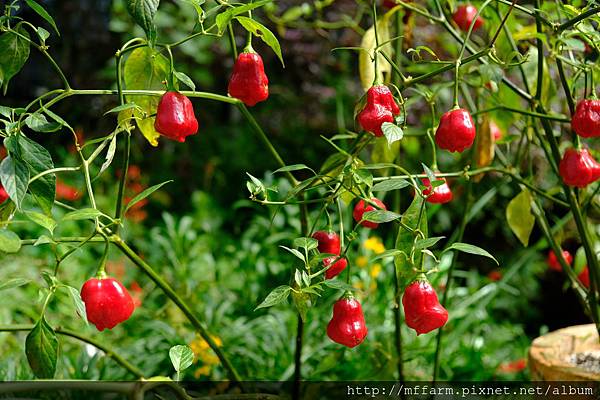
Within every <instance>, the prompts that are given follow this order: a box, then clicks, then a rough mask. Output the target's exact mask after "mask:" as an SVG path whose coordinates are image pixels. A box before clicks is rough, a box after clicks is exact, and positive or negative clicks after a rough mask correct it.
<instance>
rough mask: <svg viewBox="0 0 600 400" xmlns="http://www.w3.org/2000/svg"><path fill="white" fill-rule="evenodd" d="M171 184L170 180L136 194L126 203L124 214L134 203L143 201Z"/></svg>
mask: <svg viewBox="0 0 600 400" xmlns="http://www.w3.org/2000/svg"><path fill="white" fill-rule="evenodd" d="M171 182H173V181H172V180H169V181H165V182H163V183H159V184H158V185H154V186H150V187H149V188H148V189H146V190H144V191H142V192H140V193H138V194H137V195H136V196H135V197H134V198H133V199H131V201H130V202H129V203H127V207H125V212H127V210H129V209H130V208H131V207H133V206H134V205H135V204H136V203H138V202H139V201H141V200H144V199H145V198H146V197H148V196H150V195H151V194H152V193H154V192H156V191H157V190H158V189H160V188H161V187H163V186H164V185H166V184H167V183H171Z"/></svg>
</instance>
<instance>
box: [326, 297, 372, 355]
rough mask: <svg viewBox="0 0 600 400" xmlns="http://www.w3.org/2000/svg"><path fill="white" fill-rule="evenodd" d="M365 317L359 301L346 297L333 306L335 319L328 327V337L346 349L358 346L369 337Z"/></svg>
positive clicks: (332, 319) (333, 318)
mask: <svg viewBox="0 0 600 400" xmlns="http://www.w3.org/2000/svg"><path fill="white" fill-rule="evenodd" d="M367 332H368V330H367V325H366V324H365V316H364V315H363V312H362V307H361V306H360V303H359V302H358V300H356V299H355V298H354V297H352V295H346V296H344V297H343V298H341V299H339V300H338V301H337V302H336V303H335V304H334V305H333V317H332V318H331V321H329V324H328V325H327V336H329V338H330V339H331V340H333V341H334V342H336V343H339V344H343V345H344V346H346V347H350V348H352V347H355V346H358V345H359V344H361V343H362V342H363V340H365V337H366V336H367Z"/></svg>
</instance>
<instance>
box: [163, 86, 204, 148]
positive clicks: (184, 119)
mask: <svg viewBox="0 0 600 400" xmlns="http://www.w3.org/2000/svg"><path fill="white" fill-rule="evenodd" d="M154 129H156V131H157V132H158V133H160V134H161V135H163V136H166V137H168V138H169V139H173V140H177V141H178V142H182V143H183V142H185V138H186V136H190V135H195V134H196V132H198V120H197V119H196V116H195V115H194V106H193V105H192V102H191V101H190V99H188V98H187V97H186V96H184V95H182V94H181V93H177V92H166V93H165V94H163V96H162V97H161V98H160V101H159V102H158V107H157V109H156V120H155V121H154Z"/></svg>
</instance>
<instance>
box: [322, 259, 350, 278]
mask: <svg viewBox="0 0 600 400" xmlns="http://www.w3.org/2000/svg"><path fill="white" fill-rule="evenodd" d="M337 258H338V257H337V256H331V257H327V258H325V259H324V260H323V265H324V266H325V267H326V268H327V267H328V266H329V265H330V264H331V263H332V262H334V261H335V260H336V259H337ZM347 266H348V260H346V258H340V259H339V260H338V261H336V262H335V263H334V264H333V265H332V266H331V267H329V269H328V270H327V271H325V279H331V278H335V277H336V276H338V275H339V274H340V273H341V272H342V271H343V270H345V269H346V267H347Z"/></svg>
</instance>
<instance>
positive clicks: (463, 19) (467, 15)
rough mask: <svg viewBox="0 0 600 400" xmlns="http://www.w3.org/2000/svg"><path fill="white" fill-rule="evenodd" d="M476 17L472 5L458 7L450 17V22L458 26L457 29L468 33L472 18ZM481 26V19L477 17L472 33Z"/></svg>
mask: <svg viewBox="0 0 600 400" xmlns="http://www.w3.org/2000/svg"><path fill="white" fill-rule="evenodd" d="M475 15H477V9H476V8H475V7H473V6H472V5H460V6H458V7H457V8H456V11H455V12H454V14H453V15H452V20H453V21H454V22H455V23H456V25H458V27H459V28H460V29H461V30H463V31H465V32H468V31H469V27H470V26H471V23H472V22H473V18H475ZM482 25H483V18H481V16H479V17H477V21H475V24H474V25H473V31H476V30H477V29H479V28H481V26H482Z"/></svg>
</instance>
